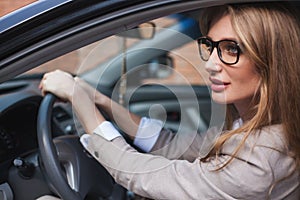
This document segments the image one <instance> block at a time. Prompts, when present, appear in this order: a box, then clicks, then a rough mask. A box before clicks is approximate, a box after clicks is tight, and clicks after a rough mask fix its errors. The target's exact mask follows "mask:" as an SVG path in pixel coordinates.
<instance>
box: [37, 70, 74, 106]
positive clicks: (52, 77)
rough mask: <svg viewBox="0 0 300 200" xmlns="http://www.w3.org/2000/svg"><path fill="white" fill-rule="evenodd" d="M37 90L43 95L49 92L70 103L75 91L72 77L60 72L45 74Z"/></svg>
mask: <svg viewBox="0 0 300 200" xmlns="http://www.w3.org/2000/svg"><path fill="white" fill-rule="evenodd" d="M39 88H40V89H41V91H42V94H43V95H45V94H46V93H47V92H50V93H52V94H54V95H56V96H57V97H59V98H60V99H61V100H64V101H71V99H72V95H73V93H74V91H75V89H76V88H75V81H74V78H73V77H72V75H71V74H69V73H67V72H64V71H60V70H56V71H53V72H49V73H46V74H45V75H44V77H43V79H42V80H41V82H40V85H39Z"/></svg>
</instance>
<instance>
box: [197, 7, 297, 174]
mask: <svg viewBox="0 0 300 200" xmlns="http://www.w3.org/2000/svg"><path fill="white" fill-rule="evenodd" d="M216 13H218V14H217V15H216ZM224 15H229V16H230V17H231V23H232V26H233V29H234V30H235V32H236V34H237V36H238V37H239V41H240V42H241V44H242V48H243V49H242V51H243V53H244V54H245V55H246V56H247V57H248V58H249V59H251V60H252V61H253V62H254V63H255V65H256V70H257V72H258V74H259V75H260V87H259V91H258V92H257V95H256V96H255V97H254V98H253V100H252V106H251V107H252V110H250V111H249V112H251V116H252V118H251V119H250V120H249V121H248V122H247V123H245V124H244V125H243V126H242V127H240V128H239V129H237V130H228V131H226V133H224V134H222V135H221V137H220V138H219V139H218V140H217V142H216V144H215V146H214V149H213V150H212V151H211V153H210V154H209V156H208V157H207V158H205V159H208V158H209V157H211V156H214V155H216V154H218V152H220V151H221V148H222V146H223V144H224V143H225V142H226V141H227V140H228V139H229V138H230V137H232V136H233V135H235V134H239V133H241V132H244V133H245V136H244V138H243V140H242V141H241V143H240V144H239V145H238V146H237V148H236V150H235V152H234V155H233V156H232V159H234V157H235V155H236V154H237V153H238V151H239V150H240V149H241V148H242V146H243V145H244V143H245V141H246V139H247V138H248V137H249V135H251V134H253V133H255V132H257V131H254V130H260V129H261V128H262V127H264V126H268V125H272V124H279V123H280V124H282V126H283V129H284V137H285V139H286V145H287V148H289V149H288V150H289V152H291V156H292V157H293V158H294V159H295V161H296V167H297V169H298V170H299V169H300V89H299V86H300V45H299V44H300V38H299V37H300V27H299V19H298V18H297V17H296V15H295V14H293V12H292V11H291V9H290V8H289V6H288V5H286V4H283V3H271V4H270V3H269V4H267V3H258V4H240V5H228V6H222V7H214V8H209V9H207V10H205V11H204V12H203V14H202V17H201V18H200V20H201V21H200V29H201V32H202V34H203V35H206V34H207V32H208V30H209V28H210V26H211V25H212V23H213V22H214V20H218V19H220V18H221V17H222V16H224ZM278 92H280V94H278ZM236 115H237V112H236V111H235V108H234V106H233V105H228V112H227V121H226V122H227V128H228V129H229V128H230V127H231V126H232V122H233V120H234V119H235V118H236ZM205 159H204V160H205ZM232 159H231V160H232ZM231 160H229V161H228V162H227V163H226V164H225V165H223V166H222V167H221V168H223V167H225V166H226V165H227V164H229V163H230V162H231ZM221 168H220V169H221Z"/></svg>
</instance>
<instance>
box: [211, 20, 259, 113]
mask: <svg viewBox="0 0 300 200" xmlns="http://www.w3.org/2000/svg"><path fill="white" fill-rule="evenodd" d="M207 37H209V38H211V39H212V40H213V41H219V40H227V39H229V40H234V41H236V42H237V43H240V42H239V41H238V37H237V35H236V33H235V31H234V30H233V28H232V25H231V21H230V17H229V15H226V16H224V17H222V18H220V19H219V20H217V21H215V23H213V24H212V26H211V28H210V30H209V32H208V34H207ZM205 68H206V70H207V72H208V73H209V74H210V75H209V77H210V81H211V90H212V99H213V100H214V101H216V102H218V103H223V104H231V103H232V104H234V105H235V106H236V108H237V109H238V111H239V112H240V114H242V113H241V112H244V111H245V110H246V109H248V105H249V103H250V101H251V99H252V98H253V96H254V94H255V92H256V91H257V88H258V86H259V74H258V73H257V72H256V70H255V65H254V63H253V62H251V60H250V59H249V58H248V57H246V56H245V55H244V54H243V53H241V54H240V57H239V60H238V62H237V63H236V64H233V65H228V64H224V63H223V62H222V61H221V60H220V59H219V57H218V53H217V48H214V50H213V52H212V54H211V56H210V57H209V60H208V61H207V62H206V65H205Z"/></svg>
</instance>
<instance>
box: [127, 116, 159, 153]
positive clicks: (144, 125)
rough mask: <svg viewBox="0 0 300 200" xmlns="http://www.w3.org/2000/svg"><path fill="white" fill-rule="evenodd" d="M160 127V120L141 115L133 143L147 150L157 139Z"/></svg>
mask: <svg viewBox="0 0 300 200" xmlns="http://www.w3.org/2000/svg"><path fill="white" fill-rule="evenodd" d="M162 128H163V122H162V121H160V120H157V119H150V118H146V117H143V118H142V119H141V122H140V125H139V128H138V131H137V133H136V137H135V139H134V141H133V144H134V145H136V146H137V147H139V148H140V149H142V150H143V151H145V152H149V151H150V150H151V149H152V147H153V146H154V144H155V142H156V140H157V139H158V136H159V134H160V131H161V129H162Z"/></svg>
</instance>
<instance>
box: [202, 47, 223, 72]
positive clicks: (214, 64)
mask: <svg viewBox="0 0 300 200" xmlns="http://www.w3.org/2000/svg"><path fill="white" fill-rule="evenodd" d="M221 64H222V62H221V60H220V59H219V56H218V52H217V49H216V48H215V49H214V50H213V52H212V53H211V55H210V57H209V60H208V61H207V62H206V64H205V69H206V71H207V72H208V73H210V74H211V73H216V72H220V71H221V70H222V67H221Z"/></svg>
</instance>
